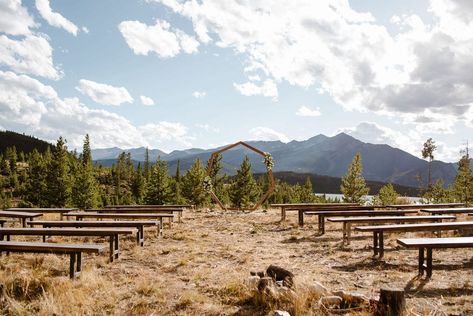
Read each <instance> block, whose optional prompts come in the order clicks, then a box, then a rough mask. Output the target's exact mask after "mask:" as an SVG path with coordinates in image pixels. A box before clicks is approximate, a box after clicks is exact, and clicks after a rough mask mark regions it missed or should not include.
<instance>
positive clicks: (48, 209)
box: [5, 207, 78, 220]
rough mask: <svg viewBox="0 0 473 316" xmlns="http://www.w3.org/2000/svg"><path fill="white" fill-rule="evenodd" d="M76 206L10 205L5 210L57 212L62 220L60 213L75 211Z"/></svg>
mask: <svg viewBox="0 0 473 316" xmlns="http://www.w3.org/2000/svg"><path fill="white" fill-rule="evenodd" d="M77 210H78V208H76V207H10V208H7V209H6V210H5V211H12V212H28V213H42V214H47V213H48V214H59V217H60V219H61V220H62V214H64V213H67V212H74V211H77Z"/></svg>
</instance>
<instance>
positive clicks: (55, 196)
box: [46, 137, 71, 207]
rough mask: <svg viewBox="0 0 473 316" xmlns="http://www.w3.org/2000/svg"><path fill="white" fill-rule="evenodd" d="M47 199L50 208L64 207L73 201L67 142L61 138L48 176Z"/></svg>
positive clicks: (53, 155)
mask: <svg viewBox="0 0 473 316" xmlns="http://www.w3.org/2000/svg"><path fill="white" fill-rule="evenodd" d="M46 179H47V181H46V182H47V198H48V204H49V206H50V207H64V206H67V205H69V203H70V199H71V178H70V174H69V158H68V152H67V147H66V142H65V140H64V139H63V138H62V137H59V139H58V141H57V143H56V146H55V147H54V148H53V152H52V159H51V162H50V164H49V167H48V174H47V178H46Z"/></svg>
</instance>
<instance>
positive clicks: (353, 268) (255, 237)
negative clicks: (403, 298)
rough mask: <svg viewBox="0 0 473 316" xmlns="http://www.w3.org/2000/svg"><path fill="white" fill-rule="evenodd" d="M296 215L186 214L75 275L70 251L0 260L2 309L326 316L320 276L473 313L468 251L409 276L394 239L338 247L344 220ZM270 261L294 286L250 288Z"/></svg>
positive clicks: (418, 304) (411, 263)
mask: <svg viewBox="0 0 473 316" xmlns="http://www.w3.org/2000/svg"><path fill="white" fill-rule="evenodd" d="M294 215H295V214H292V213H290V214H289V220H288V221H287V222H286V223H279V213H278V211H276V210H272V211H269V212H262V211H258V212H252V213H239V212H220V211H208V210H201V211H195V212H188V213H186V214H185V217H184V222H183V223H182V224H175V225H173V228H172V230H167V231H166V230H165V237H164V238H162V239H159V238H157V237H156V235H155V232H154V229H149V230H147V231H146V240H145V247H138V246H136V245H135V241H134V239H133V238H132V237H130V238H129V239H123V242H122V244H121V248H122V250H123V251H122V254H121V257H120V259H119V260H117V261H116V262H114V263H112V264H109V263H108V262H107V254H106V255H103V256H99V257H97V256H89V255H87V256H85V258H84V267H83V268H84V271H83V273H82V276H81V277H80V278H79V279H77V280H73V281H71V280H69V278H68V273H67V270H68V257H66V256H64V257H62V256H54V255H34V254H28V255H19V254H12V255H10V256H9V257H6V256H3V257H0V284H1V293H0V308H1V310H2V314H6V315H32V314H35V315H36V314H38V315H79V314H80V315H118V314H120V315H123V314H125V315H137V314H138V315H224V314H226V315H268V314H270V313H271V311H272V310H274V309H285V310H287V311H289V312H291V315H323V314H325V311H324V310H322V309H321V308H320V307H319V306H318V304H316V302H317V298H316V297H314V296H313V294H312V293H311V292H310V291H309V290H308V289H309V287H308V285H310V284H311V283H312V282H313V281H314V280H317V281H319V282H321V283H322V284H324V285H325V286H326V287H328V288H329V289H331V290H346V291H349V292H357V293H361V294H364V295H365V296H367V297H369V298H377V294H378V292H379V289H380V288H381V287H398V288H405V289H406V290H407V293H408V298H407V304H408V309H409V311H410V312H411V314H413V315H414V314H417V315H448V314H454V315H455V314H458V315H468V314H473V303H472V299H471V298H472V295H473V282H471V281H470V280H469V277H468V276H469V274H470V273H471V268H472V267H473V263H472V262H471V261H469V260H470V257H471V255H470V250H468V249H467V250H458V249H457V250H446V251H435V255H434V275H433V279H432V280H430V281H426V280H424V279H416V278H415V275H416V269H417V266H416V264H417V252H415V251H406V250H401V249H400V248H398V247H397V245H396V243H395V238H396V237H399V235H393V236H392V237H390V238H389V239H388V240H387V241H386V246H387V248H389V249H388V250H387V252H386V254H385V258H384V259H383V261H376V260H372V259H371V254H372V251H371V248H370V247H371V236H369V235H360V234H355V235H354V239H353V241H352V244H351V245H350V246H342V245H341V235H342V233H341V227H340V225H335V224H328V225H327V233H326V234H325V235H324V236H317V235H316V223H315V218H308V219H307V221H308V222H309V223H308V225H306V226H305V227H304V228H299V227H297V225H296V216H294ZM312 224H313V225H312ZM418 235H419V234H418ZM418 235H414V234H406V235H404V236H411V237H413V236H418ZM420 235H422V234H420ZM38 239H39V238H38ZM38 239H37V240H38ZM53 240H54V241H76V240H80V241H82V242H83V241H84V239H70V238H67V239H62V238H58V237H54V238H53ZM95 241H97V239H93V238H91V239H89V242H95ZM102 242H106V240H104V239H103V240H102ZM270 264H276V265H280V266H282V267H285V268H287V269H288V270H290V271H292V272H293V273H294V274H295V275H296V288H295V290H294V291H288V292H287V293H283V294H280V293H278V294H277V295H275V294H274V293H272V294H271V293H270V294H261V293H259V292H257V291H254V289H252V288H251V287H249V286H248V284H247V279H248V276H249V272H250V271H261V270H264V269H265V268H266V267H267V266H268V265H270ZM359 314H360V313H359ZM361 314H363V313H361ZM365 314H366V312H365ZM355 315H356V314H355Z"/></svg>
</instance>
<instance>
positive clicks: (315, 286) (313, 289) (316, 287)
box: [309, 281, 329, 297]
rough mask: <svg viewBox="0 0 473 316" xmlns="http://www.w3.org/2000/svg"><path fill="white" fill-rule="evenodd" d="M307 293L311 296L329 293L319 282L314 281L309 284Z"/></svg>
mask: <svg viewBox="0 0 473 316" xmlns="http://www.w3.org/2000/svg"><path fill="white" fill-rule="evenodd" d="M309 293H310V295H312V296H315V297H321V296H326V295H327V294H328V293H329V291H328V289H327V288H326V287H325V286H323V285H322V284H321V283H319V282H317V281H315V282H314V283H312V284H311V285H310V286H309Z"/></svg>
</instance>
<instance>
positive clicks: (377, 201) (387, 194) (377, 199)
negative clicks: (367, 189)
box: [373, 183, 399, 206]
mask: <svg viewBox="0 0 473 316" xmlns="http://www.w3.org/2000/svg"><path fill="white" fill-rule="evenodd" d="M398 197H399V193H397V192H396V190H395V189H394V186H393V185H392V184H391V183H388V184H386V185H384V186H383V187H382V188H381V189H379V192H378V195H376V196H374V197H373V205H382V206H386V205H392V204H396V200H397V198H398Z"/></svg>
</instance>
